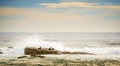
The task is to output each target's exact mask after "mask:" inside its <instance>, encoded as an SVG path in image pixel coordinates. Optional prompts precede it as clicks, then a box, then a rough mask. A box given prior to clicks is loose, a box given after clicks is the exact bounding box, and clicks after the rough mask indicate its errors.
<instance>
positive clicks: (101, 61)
mask: <svg viewBox="0 0 120 66" xmlns="http://www.w3.org/2000/svg"><path fill="white" fill-rule="evenodd" d="M26 56H27V57H23V58H18V57H14V58H9V59H8V58H0V66H119V65H120V56H116V55H114V56H113V55H112V56H109V55H106V56H103V55H70V54H63V55H53V54H50V55H41V56H45V57H42V58H41V57H40V56H36V57H34V56H29V55H26ZM76 56H77V57H76Z"/></svg>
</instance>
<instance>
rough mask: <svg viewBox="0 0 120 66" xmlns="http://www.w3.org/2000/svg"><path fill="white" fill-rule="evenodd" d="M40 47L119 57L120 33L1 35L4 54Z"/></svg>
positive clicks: (0, 47) (0, 40)
mask: <svg viewBox="0 0 120 66" xmlns="http://www.w3.org/2000/svg"><path fill="white" fill-rule="evenodd" d="M40 46H41V47H53V48H55V49H57V50H62V51H82V52H91V53H95V54H107V55H108V54H110V55H119V54H120V33H72V32H67V33H0V49H1V50H0V51H3V52H4V54H12V55H14V54H24V48H25V47H40ZM8 47H13V48H8Z"/></svg>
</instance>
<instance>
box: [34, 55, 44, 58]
mask: <svg viewBox="0 0 120 66" xmlns="http://www.w3.org/2000/svg"><path fill="white" fill-rule="evenodd" d="M35 57H39V58H45V56H41V55H37V56H35Z"/></svg>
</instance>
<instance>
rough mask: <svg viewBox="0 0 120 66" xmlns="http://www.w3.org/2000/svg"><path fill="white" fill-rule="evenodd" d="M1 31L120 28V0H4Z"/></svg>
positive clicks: (0, 8)
mask: <svg viewBox="0 0 120 66" xmlns="http://www.w3.org/2000/svg"><path fill="white" fill-rule="evenodd" d="M0 32H120V0H0Z"/></svg>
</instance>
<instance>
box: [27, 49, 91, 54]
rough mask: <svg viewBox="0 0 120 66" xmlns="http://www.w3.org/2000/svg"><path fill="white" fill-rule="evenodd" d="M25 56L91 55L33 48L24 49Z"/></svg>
mask: <svg viewBox="0 0 120 66" xmlns="http://www.w3.org/2000/svg"><path fill="white" fill-rule="evenodd" d="M25 54H26V55H32V56H35V55H42V54H90V55H93V53H86V52H69V51H58V50H55V49H54V48H42V47H40V48H35V47H26V48H25Z"/></svg>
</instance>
